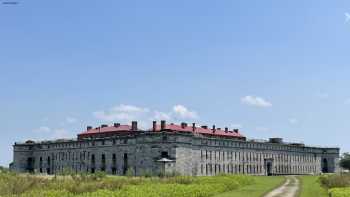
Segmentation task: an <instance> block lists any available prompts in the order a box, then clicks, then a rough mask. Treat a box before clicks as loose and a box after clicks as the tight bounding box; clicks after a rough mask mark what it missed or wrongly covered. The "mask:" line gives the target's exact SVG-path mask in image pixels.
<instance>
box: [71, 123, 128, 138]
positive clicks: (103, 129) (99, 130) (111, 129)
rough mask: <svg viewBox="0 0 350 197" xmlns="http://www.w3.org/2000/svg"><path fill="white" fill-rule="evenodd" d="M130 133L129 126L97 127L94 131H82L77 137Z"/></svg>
mask: <svg viewBox="0 0 350 197" xmlns="http://www.w3.org/2000/svg"><path fill="white" fill-rule="evenodd" d="M129 131H131V126H129V125H119V126H118V127H115V126H107V127H97V128H94V129H90V130H87V131H83V132H82V133H79V134H78V136H88V135H94V134H112V133H120V132H129Z"/></svg>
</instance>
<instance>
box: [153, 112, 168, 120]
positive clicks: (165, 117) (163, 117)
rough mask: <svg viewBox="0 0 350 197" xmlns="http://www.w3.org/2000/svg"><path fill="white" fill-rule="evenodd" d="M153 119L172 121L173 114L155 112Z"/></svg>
mask: <svg viewBox="0 0 350 197" xmlns="http://www.w3.org/2000/svg"><path fill="white" fill-rule="evenodd" d="M153 119H154V120H171V114H170V113H165V112H160V111H154V116H153Z"/></svg>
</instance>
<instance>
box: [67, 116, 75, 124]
mask: <svg viewBox="0 0 350 197" xmlns="http://www.w3.org/2000/svg"><path fill="white" fill-rule="evenodd" d="M66 122H67V123H70V124H71V123H75V122H77V119H76V118H74V117H67V118H66Z"/></svg>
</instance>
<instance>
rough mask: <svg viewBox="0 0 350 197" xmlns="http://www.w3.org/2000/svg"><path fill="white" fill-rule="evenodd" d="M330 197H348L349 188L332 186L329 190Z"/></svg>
mask: <svg viewBox="0 0 350 197" xmlns="http://www.w3.org/2000/svg"><path fill="white" fill-rule="evenodd" d="M329 193H330V196H331V197H349V196H350V188H349V187H348V188H333V189H330V190H329Z"/></svg>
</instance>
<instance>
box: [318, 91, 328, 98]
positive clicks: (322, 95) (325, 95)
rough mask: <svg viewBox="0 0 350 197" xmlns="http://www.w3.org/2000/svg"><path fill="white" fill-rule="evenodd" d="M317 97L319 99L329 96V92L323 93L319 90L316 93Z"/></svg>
mask: <svg viewBox="0 0 350 197" xmlns="http://www.w3.org/2000/svg"><path fill="white" fill-rule="evenodd" d="M317 97H318V98H320V99H328V98H329V94H328V93H325V92H320V93H318V94H317Z"/></svg>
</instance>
